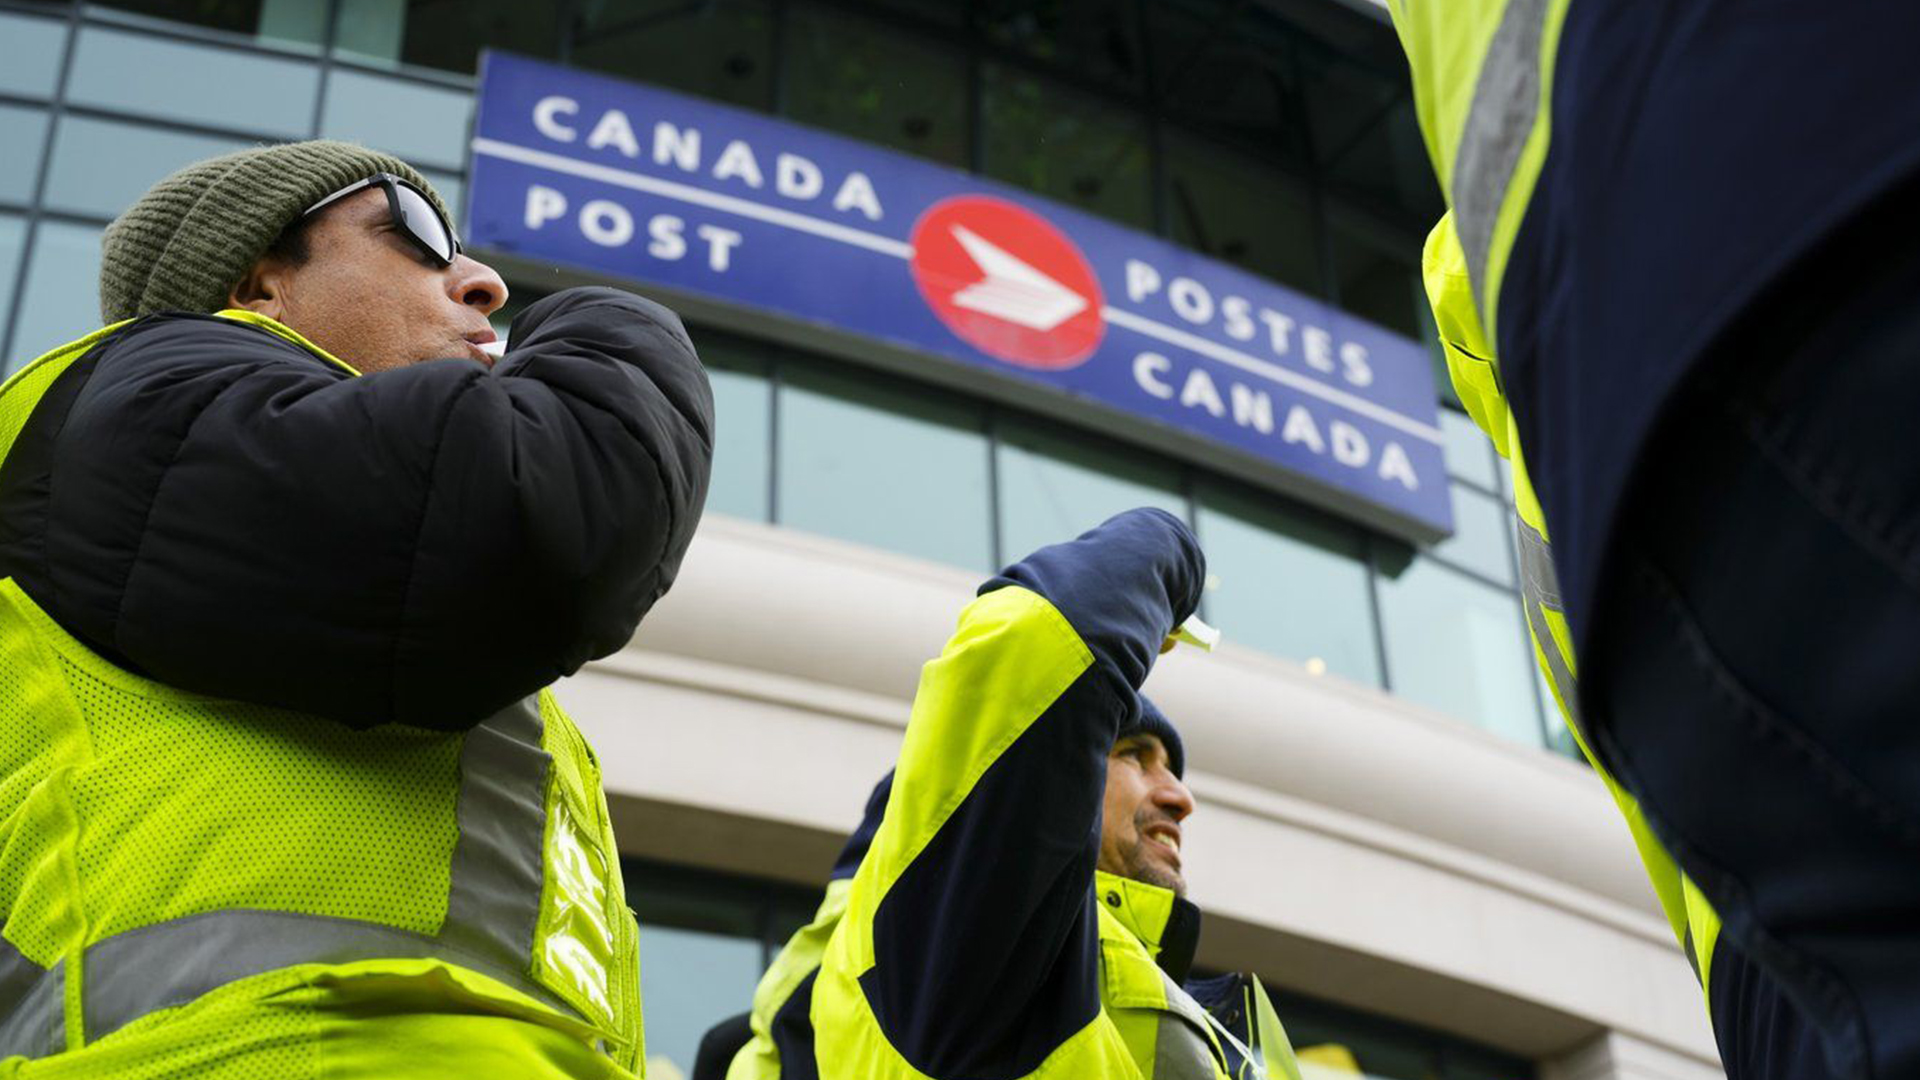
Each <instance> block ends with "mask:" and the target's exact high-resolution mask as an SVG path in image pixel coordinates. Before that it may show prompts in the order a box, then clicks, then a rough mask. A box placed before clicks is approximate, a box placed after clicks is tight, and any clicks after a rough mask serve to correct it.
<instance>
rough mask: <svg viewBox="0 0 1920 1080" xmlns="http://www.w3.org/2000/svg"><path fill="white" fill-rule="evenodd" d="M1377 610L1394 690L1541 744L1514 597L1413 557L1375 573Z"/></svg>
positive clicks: (1518, 738) (1517, 602)
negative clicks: (1377, 577) (1377, 576)
mask: <svg viewBox="0 0 1920 1080" xmlns="http://www.w3.org/2000/svg"><path fill="white" fill-rule="evenodd" d="M1380 609H1381V618H1382V620H1383V622H1384V630H1385V632H1386V639H1387V665H1388V670H1389V671H1390V672H1392V676H1393V692H1394V693H1396V694H1399V695H1401V696H1403V697H1406V698H1408V699H1410V700H1413V701H1417V702H1419V703H1421V704H1423V705H1428V706H1431V707H1432V708H1435V709H1438V710H1440V711H1441V712H1444V713H1448V714H1450V715H1453V716H1456V717H1459V718H1460V719H1462V720H1465V721H1467V722H1468V723H1471V724H1474V725H1476V726H1478V727H1482V728H1485V729H1486V730H1488V731H1492V732H1494V733H1496V734H1499V735H1503V736H1505V737H1507V738H1509V739H1513V740H1515V741H1516V742H1523V743H1526V744H1528V745H1530V746H1538V745H1540V723H1539V711H1538V708H1537V706H1536V704H1535V701H1534V696H1533V686H1532V684H1531V680H1532V679H1533V658H1532V657H1531V656H1529V655H1528V653H1527V649H1526V646H1525V638H1524V637H1522V630H1521V626H1522V624H1521V621H1520V618H1521V616H1520V600H1519V597H1517V596H1515V595H1514V594H1513V593H1510V592H1505V591H1502V590H1500V589H1496V588H1494V587H1492V586H1490V585H1483V584H1481V583H1480V582H1478V581H1474V580H1472V579H1471V578H1468V577H1465V576H1463V575H1462V574H1460V573H1458V572H1456V571H1453V570H1449V569H1447V568H1446V567H1444V566H1441V565H1440V564H1439V563H1436V562H1434V561H1433V560H1431V559H1427V558H1420V557H1415V558H1414V559H1412V560H1411V561H1410V562H1408V563H1407V564H1406V565H1405V567H1404V568H1402V569H1400V570H1399V571H1398V572H1397V573H1393V572H1388V573H1383V574H1382V575H1381V577H1380Z"/></svg>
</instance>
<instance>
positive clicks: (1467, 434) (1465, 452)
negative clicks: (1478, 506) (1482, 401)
mask: <svg viewBox="0 0 1920 1080" xmlns="http://www.w3.org/2000/svg"><path fill="white" fill-rule="evenodd" d="M1440 434H1441V435H1443V436H1445V438H1446V441H1445V442H1444V443H1442V444H1441V449H1442V450H1443V451H1444V452H1445V453H1446V458H1447V472H1449V473H1451V474H1453V476H1454V478H1455V479H1458V480H1465V481H1467V482H1468V483H1470V484H1477V485H1479V486H1480V487H1483V488H1486V489H1487V490H1489V491H1492V490H1494V475H1493V473H1494V469H1493V461H1494V458H1495V457H1496V456H1497V455H1495V454H1494V452H1493V444H1492V443H1491V442H1489V441H1487V434H1486V432H1484V431H1481V430H1480V428H1479V426H1478V425H1476V424H1475V423H1474V422H1473V418H1472V417H1470V416H1468V415H1467V414H1466V413H1463V412H1457V411H1455V410H1453V409H1441V410H1440Z"/></svg>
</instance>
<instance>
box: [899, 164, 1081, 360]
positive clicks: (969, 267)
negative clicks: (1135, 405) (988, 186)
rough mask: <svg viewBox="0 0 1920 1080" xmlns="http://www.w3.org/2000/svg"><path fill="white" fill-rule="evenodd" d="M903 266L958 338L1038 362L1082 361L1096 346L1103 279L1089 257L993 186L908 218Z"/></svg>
mask: <svg viewBox="0 0 1920 1080" xmlns="http://www.w3.org/2000/svg"><path fill="white" fill-rule="evenodd" d="M909 242H910V243H911V244H912V245H913V258H912V260H911V261H910V262H909V264H908V265H909V266H910V267H911V269H912V271H913V283H914V284H915V285H917V286H919V288H920V295H921V296H924V297H926V298H927V304H928V305H929V306H931V307H932V308H933V312H934V314H936V315H938V316H940V321H941V322H943V323H945V324H946V325H947V329H949V330H952V331H953V332H954V333H955V334H957V335H959V337H960V340H962V341H964V342H966V343H967V344H969V345H972V346H973V347H974V348H976V349H979V350H980V351H981V352H983V353H986V354H987V355H988V356H991V357H994V358H995V359H998V360H1005V361H1006V362H1007V363H1009V364H1017V365H1019V366H1021V367H1025V368H1033V369H1035V370H1038V371H1059V370H1063V369H1065V368H1070V367H1076V366H1078V365H1080V364H1083V363H1085V362H1086V360H1087V358H1088V357H1090V356H1092V355H1093V351H1094V349H1095V348H1097V347H1098V346H1099V345H1100V338H1101V336H1102V335H1103V334H1104V333H1105V332H1106V325H1107V324H1106V322H1105V320H1103V319H1102V318H1101V316H1100V312H1101V308H1102V306H1103V301H1102V298H1101V295H1100V282H1099V281H1098V280H1096V279H1095V278H1094V276H1093V268H1092V267H1091V266H1088V265H1087V258H1086V256H1084V255H1082V254H1081V253H1080V249H1079V248H1077V247H1075V246H1074V245H1073V241H1071V240H1068V239H1067V238H1066V236H1065V235H1063V234H1062V233H1061V232H1060V230H1058V229H1056V228H1054V227H1053V226H1052V225H1050V224H1048V223H1047V220H1046V219H1045V218H1043V217H1041V216H1040V215H1038V214H1036V213H1033V212H1032V211H1030V210H1027V209H1026V208H1024V207H1020V206H1015V205H1014V204H1013V203H1010V202H1007V201H1006V200H1005V199H996V198H994V197H992V196H991V195H960V196H956V197H954V198H951V199H945V200H942V201H941V202H938V203H935V204H934V205H933V206H932V207H929V208H928V210H927V212H926V213H924V214H921V215H920V220H919V221H917V222H915V223H914V226H913V237H912V239H911V240H910V241H909Z"/></svg>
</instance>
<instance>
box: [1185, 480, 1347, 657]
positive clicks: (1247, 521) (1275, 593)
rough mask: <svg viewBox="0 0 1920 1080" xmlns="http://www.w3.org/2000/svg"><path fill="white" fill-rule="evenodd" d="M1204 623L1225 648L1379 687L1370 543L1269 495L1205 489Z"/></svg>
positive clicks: (1202, 500)
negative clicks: (1248, 649)
mask: <svg viewBox="0 0 1920 1080" xmlns="http://www.w3.org/2000/svg"><path fill="white" fill-rule="evenodd" d="M1199 513H1200V520H1199V522H1198V523H1197V527H1198V531H1199V534H1200V544H1201V546H1202V547H1204V548H1205V549H1206V552H1207V592H1206V608H1205V610H1206V617H1207V620H1208V621H1209V622H1211V623H1213V624H1214V625H1216V626H1218V627H1219V628H1220V629H1221V632H1222V633H1224V634H1225V635H1226V638H1227V640H1228V641H1234V642H1238V643H1240V644H1242V645H1249V646H1252V647H1253V648H1256V649H1263V650H1265V651H1267V652H1271V653H1276V654H1278V655H1280V656H1284V657H1287V658H1288V659H1290V660H1298V661H1300V662H1302V663H1304V664H1306V665H1307V666H1308V668H1309V670H1312V671H1316V672H1317V671H1329V672H1332V673H1334V674H1336V675H1341V676H1344V677H1346V678H1348V679H1352V680H1353V681H1355V682H1359V683H1366V684H1368V685H1371V686H1378V685H1379V684H1380V660H1379V647H1378V645H1377V644H1376V642H1375V640H1374V631H1373V617H1372V611H1373V605H1372V602H1371V600H1370V598H1369V597H1368V590H1367V565H1366V554H1365V547H1364V543H1365V542H1364V541H1363V540H1362V539H1361V536H1360V534H1359V533H1357V532H1356V531H1354V530H1352V529H1350V528H1347V527H1345V526H1343V525H1340V524H1338V523H1336V522H1333V521H1331V520H1328V519H1323V518H1321V517H1319V516H1317V515H1310V514H1309V512H1307V511H1305V510H1296V509H1293V508H1291V507H1288V506H1286V505H1284V504H1282V503H1280V501H1279V500H1278V499H1277V498H1275V497H1273V496H1258V497H1256V496H1253V495H1251V494H1247V493H1242V492H1238V491H1228V490H1224V489H1215V488H1212V487H1211V486H1208V487H1203V488H1202V489H1201V493H1200V510H1199Z"/></svg>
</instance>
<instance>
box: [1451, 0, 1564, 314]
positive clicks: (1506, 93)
mask: <svg viewBox="0 0 1920 1080" xmlns="http://www.w3.org/2000/svg"><path fill="white" fill-rule="evenodd" d="M1547 3H1548V0H1508V2H1507V9H1506V11H1505V12H1503V13H1502V14H1501V17H1500V25H1499V26H1498V27H1497V28H1496V29H1495V30H1494V32H1493V40H1492V41H1491V42H1489V43H1488V44H1487V52H1486V56H1485V58H1484V59H1482V60H1481V63H1480V82H1479V83H1478V84H1477V85H1476V86H1475V87H1474V88H1473V104H1472V106H1471V107H1469V109H1468V111H1467V124H1466V129H1465V130H1464V131H1462V132H1461V134H1460V147H1459V150H1458V151H1457V152H1456V153H1455V155H1454V159H1453V188H1452V196H1453V220H1454V228H1455V230H1456V231H1457V232H1458V233H1459V236H1460V247H1461V249H1462V250H1463V251H1464V252H1465V253H1466V257H1467V275H1468V278H1469V279H1470V280H1471V281H1472V282H1473V289H1474V296H1475V298H1476V299H1477V300H1479V301H1480V312H1481V316H1482V317H1483V318H1485V317H1486V316H1487V315H1488V314H1489V313H1490V311H1491V308H1490V306H1489V304H1488V302H1487V301H1488V299H1489V296H1488V292H1487V284H1488V283H1487V263H1488V261H1489V260H1490V258H1491V254H1492V250H1493V227H1494V223H1495V222H1496V221H1497V220H1499V217H1500V206H1501V204H1502V203H1503V202H1505V201H1506V196H1507V188H1508V186H1509V185H1510V184H1511V183H1512V180H1513V172H1514V170H1515V169H1516V168H1518V167H1519V164H1520V152H1521V150H1523V149H1524V148H1525V147H1526V144H1527V136H1528V135H1529V134H1531V133H1532V131H1533V123H1534V119H1535V117H1536V116H1537V115H1538V114H1539V111H1540V36H1541V30H1542V28H1543V27H1544V25H1545V23H1546V17H1547ZM1487 332H1488V334H1493V333H1494V328H1493V327H1491V326H1489V327H1487Z"/></svg>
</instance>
